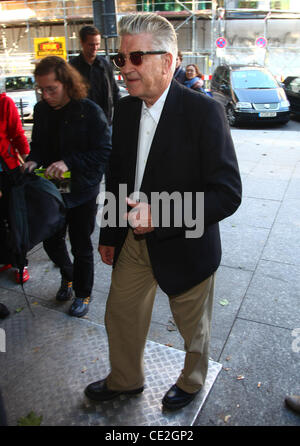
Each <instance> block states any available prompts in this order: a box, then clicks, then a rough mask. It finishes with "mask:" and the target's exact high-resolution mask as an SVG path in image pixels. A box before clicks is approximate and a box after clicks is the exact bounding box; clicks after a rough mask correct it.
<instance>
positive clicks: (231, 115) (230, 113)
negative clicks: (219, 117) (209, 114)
mask: <svg viewBox="0 0 300 446" xmlns="http://www.w3.org/2000/svg"><path fill="white" fill-rule="evenodd" d="M226 115H227V119H228V122H229V125H230V126H232V127H234V126H235V125H236V124H237V118H236V115H235V112H234V110H233V107H232V106H231V105H227V108H226Z"/></svg>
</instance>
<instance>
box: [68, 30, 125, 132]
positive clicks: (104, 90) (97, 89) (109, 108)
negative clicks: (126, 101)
mask: <svg viewBox="0 0 300 446" xmlns="http://www.w3.org/2000/svg"><path fill="white" fill-rule="evenodd" d="M79 37H80V43H81V46H82V52H81V53H80V54H79V56H76V57H73V58H72V59H71V60H70V64H71V65H72V66H73V67H75V68H76V70H78V71H79V73H80V74H81V75H82V76H83V77H84V78H85V79H86V80H87V82H88V84H89V92H88V98H89V99H91V100H92V101H94V102H96V104H98V105H100V107H101V108H102V109H103V111H104V113H105V115H106V117H107V120H108V123H109V125H111V122H112V115H113V108H114V107H115V106H116V103H117V102H118V100H119V99H120V97H121V95H120V91H119V87H118V86H117V83H116V81H115V78H114V75H113V70H112V68H111V66H110V65H109V63H108V62H107V61H106V59H105V57H103V56H97V51H99V48H100V43H101V36H100V32H99V30H98V29H97V28H96V27H95V26H84V27H83V28H81V30H80V31H79Z"/></svg>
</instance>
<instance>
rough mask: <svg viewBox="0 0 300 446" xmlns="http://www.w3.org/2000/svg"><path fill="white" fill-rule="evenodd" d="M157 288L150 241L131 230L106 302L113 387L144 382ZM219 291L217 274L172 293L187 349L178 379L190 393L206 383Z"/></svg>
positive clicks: (110, 384)
mask: <svg viewBox="0 0 300 446" xmlns="http://www.w3.org/2000/svg"><path fill="white" fill-rule="evenodd" d="M156 288H157V282H156V280H155V278H154V276H153V272H152V267H151V264H150V259H149V255H148V249H147V245H146V240H145V239H144V238H142V237H139V236H138V237H136V236H135V235H134V233H133V231H132V230H131V229H130V230H129V232H128V236H127V238H126V241H125V243H124V245H123V248H122V251H121V253H120V256H119V258H118V261H117V263H116V266H115V268H114V270H113V273H112V281H111V288H110V292H109V296H108V300H107V305H106V314H105V325H106V330H107V335H108V342H109V354H110V365H111V372H110V374H109V375H108V377H107V385H108V387H109V388H110V389H111V390H133V389H137V388H139V387H142V386H143V384H144V366H143V354H144V348H145V343H146V338H147V334H148V330H149V326H150V321H151V314H152V307H153V303H154V298H155V294H156ZM213 291H214V274H213V275H212V276H210V277H209V278H208V279H206V280H204V281H203V282H201V283H200V284H199V285H196V286H195V287H193V288H191V289H190V290H188V291H186V292H184V293H182V294H177V295H172V296H169V303H170V308H171V311H172V314H173V317H174V320H175V323H176V325H177V327H178V329H179V331H180V334H181V335H182V337H183V339H184V342H185V351H186V355H185V362H184V368H183V370H182V371H181V374H180V376H179V378H178V380H177V382H176V384H177V385H178V386H179V387H180V388H181V389H182V390H184V391H186V392H189V393H193V392H196V391H198V390H199V389H200V388H201V387H202V386H203V384H204V381H205V378H206V374H207V369H208V347H209V340H210V326H211V316H212V304H213Z"/></svg>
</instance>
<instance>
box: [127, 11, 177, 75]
mask: <svg viewBox="0 0 300 446" xmlns="http://www.w3.org/2000/svg"><path fill="white" fill-rule="evenodd" d="M118 29H119V35H120V36H124V35H126V34H131V35H134V34H141V33H149V34H152V36H153V48H152V49H153V50H154V51H156V50H157V51H160V50H161V51H166V52H168V53H171V54H172V55H173V63H172V70H173V71H174V70H175V64H176V57H177V52H178V47H177V35H176V32H175V29H174V27H173V25H172V24H171V23H170V22H169V21H168V20H167V19H165V18H164V17H161V16H159V15H156V14H152V13H149V14H142V13H138V14H128V15H126V16H123V17H122V18H121V19H120V21H119V23H118Z"/></svg>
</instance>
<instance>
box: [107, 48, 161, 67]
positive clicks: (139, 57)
mask: <svg viewBox="0 0 300 446" xmlns="http://www.w3.org/2000/svg"><path fill="white" fill-rule="evenodd" d="M166 53H167V51H133V52H132V53H129V59H130V62H131V63H132V65H141V64H142V62H143V56H145V55H146V54H166ZM126 59H127V56H125V55H124V54H122V53H118V54H116V55H115V56H114V57H113V62H114V64H115V65H116V67H118V68H122V67H124V65H125V64H126Z"/></svg>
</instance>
